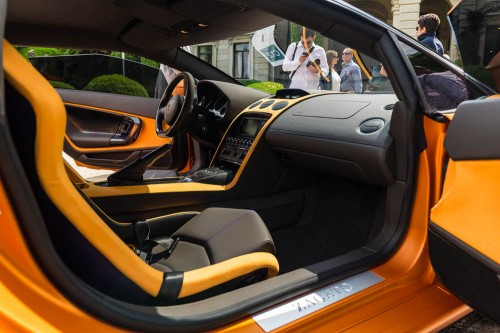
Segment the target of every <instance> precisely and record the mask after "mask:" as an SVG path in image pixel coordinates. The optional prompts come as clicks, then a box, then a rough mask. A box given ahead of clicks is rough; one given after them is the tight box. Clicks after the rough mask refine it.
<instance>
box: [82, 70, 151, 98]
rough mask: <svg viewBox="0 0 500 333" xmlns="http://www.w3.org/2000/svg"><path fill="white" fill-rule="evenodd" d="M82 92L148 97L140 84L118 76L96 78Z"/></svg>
mask: <svg viewBox="0 0 500 333" xmlns="http://www.w3.org/2000/svg"><path fill="white" fill-rule="evenodd" d="M83 90H87V91H98V92H105V93H111V94H121V95H130V96H141V97H148V93H147V91H146V89H145V88H144V87H143V86H142V85H141V84H140V83H138V82H137V81H134V80H132V79H129V78H127V77H125V76H123V75H120V74H111V75H101V76H98V77H96V78H94V79H93V80H92V81H90V82H89V83H88V84H87V86H86V87H85V89H83Z"/></svg>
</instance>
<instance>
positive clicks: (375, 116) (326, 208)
mask: <svg viewBox="0 0 500 333" xmlns="http://www.w3.org/2000/svg"><path fill="white" fill-rule="evenodd" d="M56 5H57V6H61V10H64V8H65V6H66V5H65V4H64V1H51V6H47V7H46V8H42V7H43V6H42V7H40V6H41V5H39V4H37V2H36V1H24V2H23V4H18V3H15V2H11V3H10V4H9V8H8V20H7V25H6V30H5V32H6V41H5V40H4V43H3V48H4V67H5V80H4V84H5V90H6V94H5V96H6V115H3V116H2V121H5V122H6V123H7V124H8V127H9V128H11V129H16V130H15V131H11V132H10V133H9V135H3V136H4V137H3V138H2V140H6V141H5V142H12V143H13V145H14V146H15V151H10V152H9V153H10V155H11V156H12V161H13V163H12V170H11V172H12V174H13V175H14V174H17V176H15V177H14V178H13V179H15V181H16V182H17V183H18V187H19V188H22V190H23V192H24V194H25V196H26V198H28V199H27V200H26V202H27V204H28V205H29V207H30V208H31V209H29V210H25V211H24V212H20V214H25V215H26V216H28V217H29V218H27V219H25V220H27V221H31V222H30V223H29V224H27V225H25V226H24V227H23V229H24V232H25V234H26V237H27V238H28V239H29V240H30V244H34V245H32V246H33V249H34V251H33V253H34V255H35V256H37V258H38V260H39V261H40V262H41V263H42V266H43V267H44V271H45V272H46V273H47V275H49V276H50V277H51V278H52V280H53V281H54V282H55V283H56V284H57V285H58V287H59V288H60V289H61V290H63V291H64V292H65V294H66V295H67V297H69V298H70V299H72V300H73V301H74V302H76V303H77V304H79V305H81V306H83V307H84V308H85V309H87V310H88V311H89V312H91V313H94V314H96V315H97V316H99V317H102V318H105V319H106V320H108V321H110V322H113V323H116V324H118V325H120V326H123V327H130V328H133V329H137V330H152V331H154V330H160V329H161V328H162V329H165V328H171V329H173V330H175V329H179V330H180V329H188V328H189V329H193V330H200V329H208V328H211V327H214V326H215V325H222V324H225V323H229V322H231V321H234V320H236V319H238V318H242V317H244V316H246V315H249V314H252V313H256V312H258V311H259V310H262V309H264V308H266V307H268V306H270V305H273V304H276V303H277V302H280V301H283V300H285V299H287V298H290V297H293V296H297V295H299V294H301V293H303V292H305V291H308V290H312V289H314V288H317V287H318V286H322V285H325V284H327V283H329V282H331V281H335V280H339V279H341V278H344V277H347V276H351V275H353V274H356V273H359V272H362V271H365V270H367V269H369V268H370V267H374V266H375V265H377V264H380V263H382V262H383V261H384V260H386V259H387V258H389V257H390V255H391V253H393V251H395V249H397V247H398V245H399V244H400V242H401V241H402V239H403V238H404V236H405V232H406V229H407V226H408V221H409V218H410V214H411V206H412V200H413V193H414V186H415V182H416V178H415V177H416V176H415V175H416V171H417V165H418V158H417V156H418V153H419V152H420V151H422V149H424V148H425V139H424V136H423V114H422V113H421V112H418V110H422V106H421V105H420V104H419V102H418V97H417V94H420V96H424V92H423V91H422V90H421V89H420V88H419V87H416V85H415V84H414V82H415V80H416V75H415V72H414V71H413V70H412V64H411V63H410V62H409V60H408V59H407V58H405V56H404V54H405V53H404V51H403V48H402V47H401V46H400V44H399V43H405V42H407V39H406V38H409V37H407V36H406V37H405V36H396V35H395V34H394V33H393V32H392V31H391V30H390V28H389V27H388V26H384V25H381V24H380V23H379V22H377V24H372V23H374V22H375V21H374V19H373V21H370V19H367V18H363V17H361V16H352V15H351V14H352V12H353V10H354V9H352V8H350V7H349V8H343V7H341V6H340V5H338V4H332V5H331V6H323V5H321V4H311V6H310V8H309V11H308V13H307V14H305V15H304V11H303V10H301V9H303V8H300V6H292V7H288V6H287V4H286V1H276V2H272V3H271V2H268V3H265V2H261V1H238V2H223V1H201V0H190V1H149V0H123V1H93V2H92V8H90V6H88V8H87V7H86V6H84V5H83V3H82V5H81V8H79V10H81V11H80V12H79V13H78V15H75V16H73V15H68V16H61V15H56V14H57V13H52V12H51V11H50V9H51V8H52V9H53V8H54V6H56ZM28 6H35V8H38V9H39V10H40V11H36V10H33V9H31V10H27V7H28ZM26 12H28V13H30V14H26ZM73 12H74V10H73ZM20 13H23V14H22V15H21V14H20ZM96 13H97V14H96ZM37 17H43V18H44V20H43V22H40V20H39V19H37ZM91 17H92V19H90V18H91ZM283 17H286V19H290V20H294V21H295V22H298V23H300V24H304V25H305V24H307V25H309V26H311V28H314V29H315V30H317V31H318V32H321V34H322V35H324V36H326V37H331V38H335V39H336V40H338V41H340V42H342V43H345V44H349V45H351V46H352V47H353V48H356V49H357V50H358V51H359V52H362V53H363V54H366V55H367V56H369V57H371V58H372V59H375V60H376V61H378V62H380V63H381V64H383V65H384V67H385V69H386V71H387V73H388V76H389V79H390V83H391V85H392V89H391V91H390V92H389V93H384V94H379V93H370V92H368V91H366V92H365V93H363V94H346V93H332V92H326V91H314V92H312V91H306V90H300V89H282V90H278V91H277V92H276V93H275V94H272V95H269V94H267V93H264V92H262V91H257V90H254V89H252V88H248V87H245V86H242V85H241V84H239V83H238V82H237V81H235V80H234V79H232V78H231V77H229V76H227V75H226V74H224V73H222V72H220V71H218V70H217V69H216V68H214V67H211V66H198V65H199V64H200V63H199V59H197V58H196V57H194V56H192V55H190V54H189V53H188V52H185V51H183V50H181V49H177V47H181V46H185V45H193V44H196V43H202V42H205V41H210V40H215V39H224V38H228V37H231V36H236V35H241V34H242V32H250V31H254V30H257V29H260V28H263V27H266V26H269V25H272V24H275V23H278V22H280V21H282V20H283ZM111 18H112V19H111ZM200 18H202V19H200ZM108 20H109V21H110V22H107V23H106V25H105V27H104V25H103V24H102V22H105V21H108ZM48 21H52V24H53V26H54V27H56V28H55V30H51V27H50V26H45V24H46V23H45V22H48ZM204 25H207V26H204ZM63 26H65V27H66V28H65V29H66V30H65V33H64V34H61V33H60V31H57V30H59V29H60V27H63ZM354 26H356V29H353V27H354ZM37 27H41V28H43V29H39V30H40V32H38V31H36V30H37ZM81 27H84V28H81ZM186 31H187V32H188V33H185V32H186ZM104 32H106V34H105V33H104ZM69 35H72V36H71V38H69V37H68V36H69ZM110 36H112V37H110ZM10 43H13V44H15V45H57V46H65V47H72V48H91V49H114V50H124V51H127V52H131V53H136V54H140V55H142V56H146V57H149V58H151V59H156V60H159V61H162V62H163V63H167V64H169V65H171V66H173V67H175V68H177V69H179V70H181V71H182V72H181V73H180V74H179V75H178V76H177V77H176V79H175V80H174V81H172V82H171V83H170V84H169V85H168V88H167V89H166V91H165V93H164V94H163V95H162V96H161V98H160V99H159V104H155V103H156V102H157V101H158V100H151V101H147V102H144V101H140V99H139V98H133V97H125V98H122V99H120V100H118V99H116V98H115V97H113V96H112V95H108V96H103V95H100V94H99V93H91V92H83V93H82V94H78V92H75V91H66V90H63V89H57V90H56V89H54V88H53V87H52V86H51V85H50V84H49V83H48V82H47V80H46V78H44V77H43V76H42V75H41V74H40V73H39V72H38V71H37V70H36V69H35V68H34V67H33V66H32V65H31V64H30V63H29V62H28V61H26V59H24V58H23V57H22V56H21V55H19V54H18V53H17V51H16V50H15V49H14V47H13V46H12V45H11V44H10ZM452 68H454V67H452ZM456 74H457V75H458V72H457V73H456ZM179 83H180V84H181V85H182V89H180V90H179V88H178V86H177V85H178V84H179ZM176 88H177V89H176ZM471 97H472V93H471V95H470V96H469V97H467V98H471ZM97 100H98V102H99V105H101V106H103V105H106V106H107V108H109V109H115V110H124V111H127V110H132V109H134V108H135V109H137V108H138V107H139V106H140V107H141V108H142V107H143V106H144V105H148V110H149V109H151V110H153V111H152V112H153V114H151V113H150V114H149V115H148V116H149V117H150V118H151V123H147V124H148V125H147V126H146V125H144V123H143V125H142V127H141V122H140V121H137V120H136V119H137V118H136V119H134V117H129V118H126V119H125V120H122V118H120V117H121V116H120V117H118V118H119V120H118V121H119V122H122V121H125V122H126V123H127V124H128V125H127V128H130V132H127V133H128V134H127V135H126V136H120V133H118V134H116V136H114V137H113V138H111V139H112V140H114V141H116V142H120V143H121V142H123V141H126V140H131V139H130V138H133V137H134V136H135V133H138V132H139V131H145V130H148V131H150V133H153V132H155V135H157V136H158V139H157V140H158V141H155V144H152V145H150V147H148V150H147V152H143V153H141V154H136V155H133V157H131V158H130V159H127V160H126V162H124V163H123V167H122V166H121V165H120V169H118V171H116V172H114V173H113V174H111V175H110V176H109V177H108V178H107V179H102V180H100V181H89V180H87V179H85V178H83V177H82V176H80V175H79V174H78V172H76V171H75V170H74V169H73V168H72V167H71V166H70V165H69V164H68V163H66V162H65V161H64V159H63V158H62V152H63V150H64V149H65V148H67V147H68V145H69V143H68V142H69V141H76V142H78V143H79V144H80V145H83V146H84V147H85V145H87V146H88V147H91V146H92V145H93V144H95V142H92V141H88V140H87V139H86V138H85V137H82V136H81V133H85V129H84V130H81V126H80V124H82V123H83V120H80V117H82V116H81V115H82V113H81V109H82V107H81V106H82V105H87V106H89V105H93V106H97V103H98V102H96V101H97ZM84 109H85V108H84ZM141 112H145V111H144V110H141ZM91 114H92V113H91ZM85 117H87V116H85ZM88 117H90V118H91V119H93V120H92V121H93V122H95V123H96V124H98V126H103V128H105V127H106V126H107V125H108V124H107V123H106V122H105V121H100V120H101V118H100V115H99V112H98V111H95V113H94V114H93V115H91V116H88ZM85 121H88V119H85ZM151 124H154V126H150V125H151ZM95 132H98V131H95ZM2 133H3V132H2ZM130 133H132V134H130ZM179 133H181V135H185V133H188V134H189V135H190V136H191V137H192V138H193V140H194V141H195V142H196V145H199V146H197V147H198V149H201V150H202V151H203V153H197V155H196V156H198V160H197V163H198V164H196V165H195V166H194V167H193V168H192V169H191V170H190V171H187V172H182V167H181V166H182V165H185V163H186V160H187V157H186V156H176V155H172V161H174V160H179V159H180V160H181V162H179V163H178V164H176V167H174V168H170V169H174V170H175V172H174V173H171V174H165V173H162V174H161V175H160V176H154V177H145V176H144V175H145V174H146V173H147V172H150V173H151V172H152V171H151V169H153V170H154V167H153V168H151V166H152V165H153V164H154V162H155V161H157V160H158V159H160V158H161V157H162V156H165V154H168V153H169V152H170V151H171V150H172V148H173V145H175V142H176V141H177V142H178V141H180V139H179ZM68 137H69V141H68ZM171 137H174V140H173V141H164V140H163V141H162V140H160V139H164V138H171ZM176 138H177V139H176ZM108 139H109V138H106V140H108ZM79 140H80V141H79ZM96 140H97V139H96ZM134 140H135V139H134ZM155 140H156V139H155ZM158 143H161V144H158ZM153 147H157V148H153ZM199 147H203V148H199ZM6 149H7V148H6ZM181 150H182V149H181ZM168 165H169V166H171V165H172V164H168ZM14 170H20V171H19V172H18V173H16V171H14ZM148 170H149V171H148ZM139 317H140V318H139Z"/></svg>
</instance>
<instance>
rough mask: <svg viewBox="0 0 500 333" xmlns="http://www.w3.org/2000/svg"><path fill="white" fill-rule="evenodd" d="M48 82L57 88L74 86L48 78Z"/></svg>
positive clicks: (71, 87)
mask: <svg viewBox="0 0 500 333" xmlns="http://www.w3.org/2000/svg"><path fill="white" fill-rule="evenodd" d="M49 83H50V84H51V85H52V87H54V88H59V89H73V90H74V89H75V87H73V86H72V85H71V84H68V83H66V82H62V81H53V80H49Z"/></svg>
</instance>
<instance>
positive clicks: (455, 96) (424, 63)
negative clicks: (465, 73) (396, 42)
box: [401, 43, 475, 111]
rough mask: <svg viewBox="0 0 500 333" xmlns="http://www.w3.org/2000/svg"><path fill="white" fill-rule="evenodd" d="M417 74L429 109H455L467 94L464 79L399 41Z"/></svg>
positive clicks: (467, 90)
mask: <svg viewBox="0 0 500 333" xmlns="http://www.w3.org/2000/svg"><path fill="white" fill-rule="evenodd" d="M401 45H402V47H403V50H404V51H405V53H406V55H407V56H408V58H409V59H410V62H411V64H412V66H413V70H414V71H415V74H416V75H417V78H418V81H419V82H420V84H421V86H422V89H423V91H424V94H425V98H426V100H427V103H428V105H429V107H430V108H431V111H445V110H451V109H455V108H456V107H457V106H458V105H459V104H460V103H462V102H463V101H466V100H468V99H470V97H472V98H474V97H475V96H469V89H468V88H467V84H466V81H465V80H464V79H463V78H461V77H460V76H458V75H456V74H455V73H453V72H451V71H450V70H448V69H447V68H446V67H444V66H442V65H441V64H439V63H438V62H436V61H435V60H433V59H431V58H430V57H428V56H427V55H425V54H423V53H420V52H419V51H417V50H415V49H414V48H412V47H410V46H408V45H406V44H404V43H401Z"/></svg>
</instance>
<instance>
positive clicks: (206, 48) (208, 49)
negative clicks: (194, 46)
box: [198, 45, 212, 65]
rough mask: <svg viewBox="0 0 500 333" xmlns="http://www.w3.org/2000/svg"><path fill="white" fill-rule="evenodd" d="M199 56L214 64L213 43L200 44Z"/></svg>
mask: <svg viewBox="0 0 500 333" xmlns="http://www.w3.org/2000/svg"><path fill="white" fill-rule="evenodd" d="M198 57H199V58H200V59H201V60H203V61H205V62H207V63H209V64H210V65H211V64H212V45H201V46H198Z"/></svg>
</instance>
